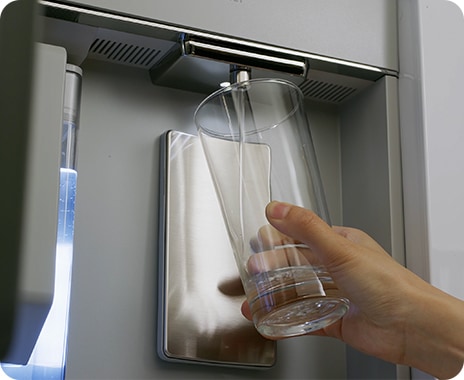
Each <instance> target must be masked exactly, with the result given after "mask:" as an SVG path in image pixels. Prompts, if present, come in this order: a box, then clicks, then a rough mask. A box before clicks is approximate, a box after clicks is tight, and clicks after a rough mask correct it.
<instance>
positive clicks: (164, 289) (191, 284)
mask: <svg viewBox="0 0 464 380" xmlns="http://www.w3.org/2000/svg"><path fill="white" fill-rule="evenodd" d="M161 145H162V146H161V171H162V176H161V177H162V178H163V179H164V181H162V184H161V189H160V200H161V201H160V213H161V214H160V226H161V227H160V228H161V231H160V242H161V247H160V265H159V270H160V276H159V278H160V287H159V289H160V294H159V297H160V298H159V300H160V301H159V309H158V310H159V313H160V315H159V331H158V332H159V334H158V353H159V355H160V357H161V358H162V359H165V360H168V361H178V360H187V361H191V362H198V363H209V364H219V365H229V366H247V367H249V366H254V367H261V368H262V367H269V366H272V365H273V364H274V361H275V355H276V354H275V342H273V341H270V340H267V339H264V338H263V337H261V336H260V335H259V334H258V333H257V332H256V330H255V328H254V326H253V324H252V323H251V322H249V321H247V320H246V319H245V318H244V317H243V316H242V315H241V313H240V306H241V303H242V302H243V300H244V299H245V297H244V293H243V288H242V286H241V283H240V280H239V277H238V272H237V269H236V266H235V262H234V259H233V254H232V248H231V246H230V244H229V239H228V236H227V232H226V229H225V226H224V223H223V220H222V214H221V211H220V208H219V203H218V201H217V199H216V194H215V192H214V186H213V183H212V181H211V178H210V174H209V172H208V167H207V164H206V160H205V157H204V155H203V151H202V149H201V145H200V141H199V138H198V137H196V136H192V135H188V134H185V133H181V132H176V131H170V132H167V133H166V134H165V135H164V137H163V138H162V142H161ZM163 161H164V162H163Z"/></svg>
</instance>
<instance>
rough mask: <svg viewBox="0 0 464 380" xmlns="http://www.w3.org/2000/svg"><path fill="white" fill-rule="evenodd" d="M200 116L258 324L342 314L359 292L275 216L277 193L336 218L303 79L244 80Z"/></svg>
mask: <svg viewBox="0 0 464 380" xmlns="http://www.w3.org/2000/svg"><path fill="white" fill-rule="evenodd" d="M194 118H195V123H196V126H197V128H198V133H199V136H200V139H201V143H202V146H203V150H204V152H205V155H206V159H207V162H208V166H209V169H210V173H211V175H212V178H213V182H214V186H215V188H216V192H217V195H218V200H219V203H220V206H221V210H222V213H223V216H224V220H225V224H226V227H227V231H228V234H229V238H230V242H231V245H232V249H233V252H234V255H235V261H236V263H237V267H238V271H239V274H240V278H241V281H242V284H243V287H244V290H245V293H246V296H247V300H248V303H249V305H250V309H251V311H252V315H253V322H254V324H255V326H256V328H257V330H258V331H259V332H260V333H261V334H262V335H263V336H265V337H267V338H270V339H278V338H283V337H290V336H297V335H303V334H307V333H309V332H311V331H315V330H318V329H321V328H323V327H325V326H327V325H329V324H331V323H333V322H335V321H336V320H338V319H339V318H341V317H342V316H343V315H344V314H345V312H346V311H347V310H348V308H349V301H348V300H347V299H345V298H344V297H343V296H341V295H340V293H339V290H338V289H337V287H336V286H335V284H334V282H333V280H332V278H331V277H330V275H329V274H328V273H327V271H326V269H325V268H324V267H323V266H322V265H321V264H320V263H319V261H318V260H317V257H314V255H312V253H311V251H310V249H309V248H308V247H307V246H305V245H303V244H301V242H297V241H294V240H292V239H291V238H289V237H288V236H285V235H283V234H281V233H280V232H278V231H277V230H275V229H274V228H273V227H272V226H271V225H270V224H269V222H268V221H267V219H266V216H265V207H266V205H267V204H268V203H269V202H270V201H271V200H272V199H275V200H279V201H285V202H289V203H293V204H296V205H299V206H302V207H305V208H308V209H311V210H313V211H314V212H316V213H317V214H318V215H319V216H321V217H322V218H323V219H324V220H325V221H326V222H328V223H330V220H329V215H328V211H327V206H326V201H325V196H324V191H323V188H322V184H321V179H320V174H319V170H318V165H317V161H316V156H315V152H314V147H313V143H312V140H311V135H310V130H309V123H308V120H307V117H306V113H305V111H304V108H303V95H302V93H301V91H300V90H299V88H298V87H296V86H295V85H294V84H293V83H291V82H287V81H284V80H278V79H256V80H250V81H246V82H240V83H236V84H233V85H231V86H228V87H225V88H222V89H220V90H218V91H216V92H214V93H213V94H211V95H210V96H208V97H207V98H206V99H205V100H204V101H203V102H202V103H201V104H200V105H199V106H198V108H197V110H196V112H195V116H194Z"/></svg>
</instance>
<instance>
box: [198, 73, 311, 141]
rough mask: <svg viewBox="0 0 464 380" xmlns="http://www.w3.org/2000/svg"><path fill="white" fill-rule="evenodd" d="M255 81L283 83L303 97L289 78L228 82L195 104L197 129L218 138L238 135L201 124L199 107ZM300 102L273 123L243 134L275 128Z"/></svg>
mask: <svg viewBox="0 0 464 380" xmlns="http://www.w3.org/2000/svg"><path fill="white" fill-rule="evenodd" d="M255 83H258V84H260V83H273V84H279V85H283V86H286V87H289V88H291V89H292V90H294V91H295V92H296V93H297V94H298V96H299V98H300V99H303V98H304V95H303V92H302V91H301V89H300V88H299V87H298V86H297V85H296V84H295V83H293V82H291V81H289V80H286V79H280V78H257V79H249V80H246V81H243V82H236V83H232V84H229V85H228V86H225V87H222V88H220V89H218V90H216V91H214V92H213V93H211V94H210V95H208V96H207V97H206V98H204V99H203V100H202V101H201V102H200V104H199V105H198V106H197V108H196V109H195V112H194V115H193V120H194V123H195V126H196V127H197V130H202V131H203V132H204V133H206V134H208V135H210V136H214V137H219V138H221V137H222V138H230V137H236V136H239V133H236V134H225V133H220V132H217V131H214V130H212V129H210V128H206V127H205V126H203V125H202V124H201V123H200V122H199V121H198V114H199V112H200V111H201V109H203V107H204V106H205V105H206V104H207V103H209V102H211V101H212V100H213V99H215V98H217V97H219V96H222V95H224V94H226V93H227V94H228V93H230V92H232V91H233V90H235V89H237V88H239V87H242V86H245V85H246V84H251V85H253V84H255ZM299 106H300V104H299V102H298V104H297V105H296V106H295V107H293V109H292V110H290V111H289V112H288V113H287V114H286V115H285V117H283V118H282V119H281V120H279V121H278V122H276V123H274V124H273V125H268V126H265V127H263V128H259V129H258V130H255V131H252V132H247V133H245V135H252V134H256V133H259V132H262V131H263V130H269V129H272V128H275V127H276V126H278V125H279V124H281V123H282V122H283V121H285V120H287V119H288V118H290V117H291V116H292V115H294V114H295V112H296V111H297V110H298V108H299Z"/></svg>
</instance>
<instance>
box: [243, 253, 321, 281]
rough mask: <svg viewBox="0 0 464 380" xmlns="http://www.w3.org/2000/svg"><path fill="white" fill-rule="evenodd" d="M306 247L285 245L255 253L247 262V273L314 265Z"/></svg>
mask: <svg viewBox="0 0 464 380" xmlns="http://www.w3.org/2000/svg"><path fill="white" fill-rule="evenodd" d="M310 258H311V252H310V250H309V249H308V248H300V247H286V248H281V249H275V250H270V251H264V252H259V253H255V254H254V255H252V256H250V258H249V259H248V262H247V269H248V273H250V274H252V275H253V274H257V273H262V272H268V271H272V270H275V269H279V268H287V267H291V266H301V265H310V264H311V265H314V263H313V262H311V261H310Z"/></svg>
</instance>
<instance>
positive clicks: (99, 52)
mask: <svg viewBox="0 0 464 380" xmlns="http://www.w3.org/2000/svg"><path fill="white" fill-rule="evenodd" d="M160 52H161V51H160V50H158V49H153V48H150V47H146V46H139V45H134V44H129V43H124V42H118V41H114V40H108V39H101V38H97V39H96V40H95V41H94V42H93V43H92V45H91V46H90V49H89V56H91V57H92V58H97V59H105V60H109V61H113V62H116V63H121V64H125V65H131V66H137V67H142V68H150V67H152V66H153V64H154V62H155V60H156V57H157V56H158V55H159V54H160Z"/></svg>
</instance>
